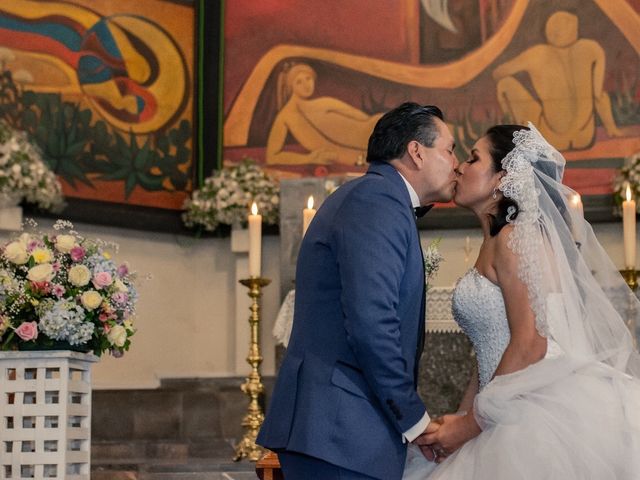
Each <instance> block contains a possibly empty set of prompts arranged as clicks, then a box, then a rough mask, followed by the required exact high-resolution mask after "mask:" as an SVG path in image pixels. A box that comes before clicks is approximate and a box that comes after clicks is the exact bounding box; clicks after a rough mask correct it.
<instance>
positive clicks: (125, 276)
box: [0, 220, 138, 356]
mask: <svg viewBox="0 0 640 480" xmlns="http://www.w3.org/2000/svg"><path fill="white" fill-rule="evenodd" d="M30 224H31V226H32V227H34V229H35V227H36V226H37V225H36V224H35V222H33V221H31V222H30ZM53 229H54V231H55V233H53V234H41V233H26V232H25V233H22V234H21V235H20V236H19V237H18V238H15V239H13V240H12V241H10V242H9V243H7V244H6V245H4V246H3V247H2V250H1V254H0V346H1V348H2V350H16V349H19V350H45V349H53V348H65V349H67V348H68V349H75V350H80V351H91V350H93V352H94V353H95V354H96V355H98V356H99V355H101V354H102V353H103V352H104V351H106V350H109V351H110V352H111V354H113V355H114V356H121V355H122V354H123V353H124V351H126V350H128V349H129V345H130V337H131V336H132V335H133V334H134V332H135V330H134V328H133V325H132V321H131V318H132V316H133V315H134V313H135V305H136V302H137V299H138V293H137V291H136V288H135V286H134V283H133V282H134V279H135V273H132V272H131V271H130V270H129V267H128V265H127V264H126V263H122V264H116V262H115V261H114V260H113V258H112V257H111V253H110V252H111V251H114V252H116V251H117V248H118V246H117V245H116V244H113V243H107V242H103V241H101V240H90V239H87V238H83V237H81V236H80V235H79V234H78V233H77V232H75V231H74V230H73V225H72V224H71V223H70V222H67V221H63V220H58V221H57V222H56V223H55V224H54V226H53Z"/></svg>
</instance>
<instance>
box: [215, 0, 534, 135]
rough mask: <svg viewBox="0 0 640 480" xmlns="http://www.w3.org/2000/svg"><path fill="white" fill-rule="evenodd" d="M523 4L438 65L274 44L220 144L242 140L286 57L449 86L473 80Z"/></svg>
mask: <svg viewBox="0 0 640 480" xmlns="http://www.w3.org/2000/svg"><path fill="white" fill-rule="evenodd" d="M528 5H529V0H516V1H515V3H514V5H513V7H512V10H511V13H510V14H509V16H508V17H507V19H506V20H505V23H504V25H503V26H502V27H501V28H500V30H499V31H498V32H496V34H495V35H493V36H492V37H491V38H490V39H489V40H488V41H487V42H486V43H485V44H484V45H482V46H480V47H479V48H477V49H476V50H474V51H473V52H472V53H470V54H468V55H466V56H465V57H464V58H462V59H460V60H458V61H455V62H451V63H447V64H444V65H407V64H403V63H398V62H390V61H386V60H379V59H376V58H371V57H365V56H361V55H352V54H348V53H343V52H337V51H335V50H329V49H324V48H313V47H301V46H295V45H279V46H277V47H274V48H272V49H271V50H269V51H268V52H267V53H266V54H265V55H264V56H263V57H262V58H261V59H260V60H259V61H258V63H257V64H256V66H255V67H254V69H253V71H252V72H251V74H250V75H249V77H248V79H247V81H246V82H245V84H244V86H243V87H242V89H241V90H240V93H239V94H238V97H237V98H236V100H235V102H234V104H233V106H232V107H231V110H230V111H229V114H228V115H227V118H226V120H225V124H224V145H225V146H244V145H246V144H247V139H248V136H249V126H250V124H251V119H252V118H253V114H254V111H255V108H256V104H257V103H258V98H259V96H260V93H261V92H262V90H263V89H264V86H265V84H266V81H267V79H268V78H269V76H270V75H271V72H272V71H273V69H274V68H275V67H276V66H277V65H278V64H279V63H280V62H282V61H283V60H285V59H287V58H293V57H299V58H309V59H315V60H321V61H325V62H327V63H331V64H333V65H339V66H342V67H345V68H348V69H349V70H355V71H357V72H362V73H366V74H368V75H371V76H373V77H377V78H382V79H385V80H389V81H392V82H395V83H400V84H403V85H410V86H414V87H421V88H448V89H455V88H459V87H461V86H463V85H465V84H467V83H468V82H470V81H471V80H473V79H474V78H475V77H476V76H478V75H479V74H480V73H482V71H484V70H485V69H486V68H487V66H488V65H490V64H491V63H492V62H493V61H494V60H495V59H496V58H497V57H498V55H500V53H502V52H503V51H504V49H505V48H506V47H507V46H508V45H509V43H510V42H511V40H512V39H513V36H514V35H515V33H516V31H517V30H518V27H519V25H520V22H521V21H522V17H523V15H524V12H525V11H526V9H527V6H528Z"/></svg>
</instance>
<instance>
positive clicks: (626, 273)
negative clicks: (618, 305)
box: [620, 268, 638, 347]
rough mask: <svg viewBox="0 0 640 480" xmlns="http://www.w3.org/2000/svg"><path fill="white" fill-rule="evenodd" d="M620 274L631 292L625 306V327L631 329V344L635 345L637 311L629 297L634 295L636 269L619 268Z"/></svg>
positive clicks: (636, 282) (636, 283)
mask: <svg viewBox="0 0 640 480" xmlns="http://www.w3.org/2000/svg"><path fill="white" fill-rule="evenodd" d="M620 274H621V275H622V278H624V281H625V282H627V285H628V286H629V288H630V289H631V292H629V295H630V298H629V306H628V308H627V318H626V319H625V323H626V324H627V328H629V330H630V331H631V337H632V338H633V344H634V345H635V346H636V347H637V346H638V338H637V331H636V330H637V328H638V325H636V318H637V316H638V312H637V311H636V308H635V305H636V303H635V302H633V301H631V299H633V298H634V297H635V296H636V289H637V288H638V270H636V269H635V268H627V269H625V270H620Z"/></svg>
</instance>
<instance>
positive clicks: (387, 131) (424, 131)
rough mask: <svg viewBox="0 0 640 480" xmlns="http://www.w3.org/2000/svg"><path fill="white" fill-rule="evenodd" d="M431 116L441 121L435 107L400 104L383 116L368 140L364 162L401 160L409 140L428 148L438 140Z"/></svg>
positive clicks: (407, 103)
mask: <svg viewBox="0 0 640 480" xmlns="http://www.w3.org/2000/svg"><path fill="white" fill-rule="evenodd" d="M435 117H437V118H439V119H440V120H442V121H444V115H443V114H442V111H441V110H440V109H439V108H438V107H436V106H434V105H418V104H417V103H413V102H406V103H403V104H402V105H400V106H398V107H396V108H394V109H393V110H391V111H389V112H387V113H385V114H384V115H383V116H382V117H380V120H378V122H377V123H376V126H375V127H374V128H373V133H372V134H371V136H370V137H369V146H368V148H367V162H369V163H373V162H388V161H390V160H394V159H396V158H401V157H402V156H403V155H404V153H405V151H406V149H407V144H408V143H409V142H411V141H412V140H416V141H418V142H420V143H421V144H423V145H424V146H425V147H432V146H433V142H435V141H436V139H437V138H438V126H437V125H436V122H435V121H434V118H435Z"/></svg>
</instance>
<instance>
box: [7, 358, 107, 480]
mask: <svg viewBox="0 0 640 480" xmlns="http://www.w3.org/2000/svg"><path fill="white" fill-rule="evenodd" d="M97 360H98V358H97V357H96V356H94V355H91V354H85V353H77V352H71V351H66V350H62V351H37V352H0V422H1V423H0V478H6V479H17V478H57V479H67V480H89V478H90V466H91V453H90V452H91V364H92V363H93V362H96V361H97Z"/></svg>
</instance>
